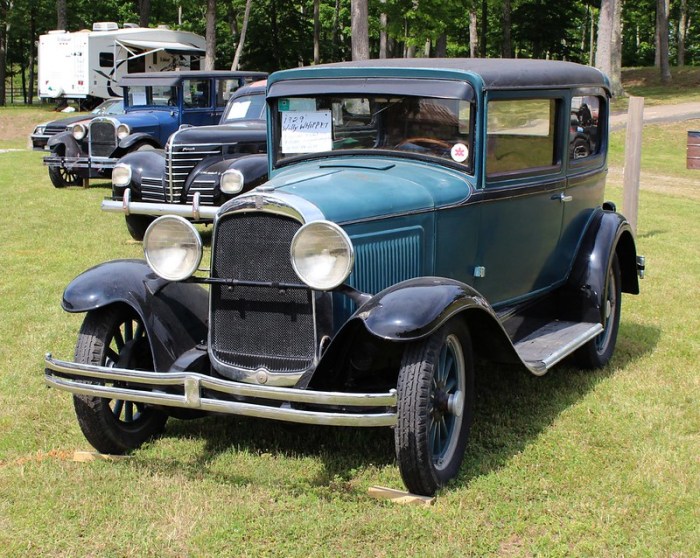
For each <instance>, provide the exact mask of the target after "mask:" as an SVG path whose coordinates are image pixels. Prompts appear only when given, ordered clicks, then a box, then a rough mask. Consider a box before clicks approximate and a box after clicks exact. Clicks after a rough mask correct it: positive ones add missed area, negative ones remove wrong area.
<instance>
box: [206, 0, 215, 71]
mask: <svg viewBox="0 0 700 558" xmlns="http://www.w3.org/2000/svg"><path fill="white" fill-rule="evenodd" d="M206 25H207V27H206V35H205V39H206V54H205V56H204V69H205V70H208V71H211V70H213V69H214V67H215V61H216V0H207V14H206Z"/></svg>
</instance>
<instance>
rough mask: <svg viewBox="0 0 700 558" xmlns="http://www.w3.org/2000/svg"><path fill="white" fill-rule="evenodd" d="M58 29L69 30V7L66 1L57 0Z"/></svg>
mask: <svg viewBox="0 0 700 558" xmlns="http://www.w3.org/2000/svg"><path fill="white" fill-rule="evenodd" d="M56 29H68V6H67V5H66V0H56Z"/></svg>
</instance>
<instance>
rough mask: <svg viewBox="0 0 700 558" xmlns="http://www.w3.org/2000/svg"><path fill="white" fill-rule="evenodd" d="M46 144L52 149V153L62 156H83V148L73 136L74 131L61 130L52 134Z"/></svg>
mask: <svg viewBox="0 0 700 558" xmlns="http://www.w3.org/2000/svg"><path fill="white" fill-rule="evenodd" d="M46 145H47V146H48V147H49V148H50V149H51V152H52V153H55V154H56V155H60V156H62V157H81V156H82V155H83V150H82V149H81V148H80V144H79V143H78V142H77V140H76V139H75V138H74V137H73V133H72V132H68V131H66V132H60V133H58V134H56V135H55V136H52V137H51V138H50V139H49V141H48V142H47V143H46Z"/></svg>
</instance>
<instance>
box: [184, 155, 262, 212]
mask: <svg viewBox="0 0 700 558" xmlns="http://www.w3.org/2000/svg"><path fill="white" fill-rule="evenodd" d="M229 169H236V170H237V171H239V172H240V173H241V174H242V175H243V180H244V185H243V191H244V192H247V191H248V190H251V189H253V188H255V187H256V186H259V185H260V184H262V183H264V182H265V181H266V180H267V169H268V164H267V154H265V153H257V154H254V155H238V156H233V157H232V156H226V155H223V156H217V157H207V158H205V159H204V160H202V161H201V162H200V163H199V164H198V165H197V166H195V168H194V169H192V172H191V173H190V175H189V176H188V177H187V180H186V181H185V187H184V191H185V192H189V190H190V188H191V187H192V185H193V184H195V183H196V182H197V180H198V179H199V177H200V176H201V175H202V174H207V175H209V176H214V175H215V176H216V177H217V187H216V189H217V191H218V180H219V179H220V177H221V175H222V174H223V173H224V172H225V171H227V170H229ZM219 195H221V193H220V192H219ZM224 197H225V199H226V198H229V197H231V196H226V195H225V194H224ZM225 199H224V200H221V202H222V203H223V201H225Z"/></svg>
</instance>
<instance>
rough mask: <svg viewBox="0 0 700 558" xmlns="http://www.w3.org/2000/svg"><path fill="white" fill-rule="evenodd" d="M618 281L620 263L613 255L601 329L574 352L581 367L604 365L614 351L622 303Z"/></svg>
mask: <svg viewBox="0 0 700 558" xmlns="http://www.w3.org/2000/svg"><path fill="white" fill-rule="evenodd" d="M621 287H622V285H621V283H620V263H619V262H618V260H617V256H616V255H613V258H612V262H611V263H610V269H609V270H608V277H607V281H606V282H605V296H604V298H603V316H602V317H603V331H602V333H601V334H600V335H598V336H597V337H596V338H595V339H592V340H591V341H589V342H588V343H586V344H585V345H584V346H583V347H581V348H580V349H579V350H578V351H577V352H576V360H577V362H578V365H579V366H580V367H581V368H601V367H602V366H605V365H606V364H607V363H608V361H609V360H610V358H611V357H612V355H613V352H614V351H615V342H616V341H617V331H618V329H619V328H620V308H621V303H622V288H621Z"/></svg>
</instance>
